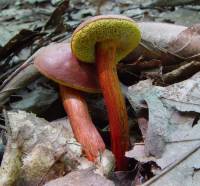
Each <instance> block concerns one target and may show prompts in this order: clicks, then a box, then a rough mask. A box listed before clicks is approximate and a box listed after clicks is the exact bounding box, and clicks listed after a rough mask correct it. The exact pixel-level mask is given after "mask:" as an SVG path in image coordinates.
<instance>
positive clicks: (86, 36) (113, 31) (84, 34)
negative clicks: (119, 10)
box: [71, 15, 141, 63]
mask: <svg viewBox="0 0 200 186" xmlns="http://www.w3.org/2000/svg"><path fill="white" fill-rule="evenodd" d="M140 38H141V34H140V30H139V28H138V26H137V24H136V23H135V22H134V21H133V20H132V19H130V18H128V17H125V16H121V15H103V16H96V17H93V18H90V19H88V20H87V21H85V22H83V23H82V24H80V25H79V26H78V27H77V28H76V30H75V31H74V33H73V35H72V41H71V48H72V52H73V54H74V55H75V56H76V57H77V58H78V59H79V60H81V61H83V62H88V63H92V62H94V61H95V45H96V43H97V42H104V41H105V42H106V40H112V41H114V42H116V46H117V48H116V61H117V62H118V61H120V60H121V59H123V58H124V57H125V56H126V55H127V54H129V53H130V52H131V51H132V50H133V49H134V48H136V47H137V45H138V44H139V42H140Z"/></svg>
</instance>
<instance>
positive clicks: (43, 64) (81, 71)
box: [34, 43, 105, 161]
mask: <svg viewBox="0 0 200 186" xmlns="http://www.w3.org/2000/svg"><path fill="white" fill-rule="evenodd" d="M34 65H35V66H36V67H37V69H38V70H39V71H40V72H41V73H42V74H43V75H45V76H46V77H48V78H49V79H51V80H53V81H55V82H57V83H59V84H60V93H61V97H62V102H63V105H64V108H65V111H66V112H67V114H68V117H69V120H70V124H71V127H72V130H73V133H74V136H75V138H76V139H77V141H78V142H79V143H80V144H81V145H82V146H83V150H84V151H85V154H86V156H87V158H88V159H89V160H91V161H95V159H96V158H97V157H98V156H99V155H100V154H101V153H102V152H103V151H104V150H105V144H104V142H103V140H102V138H101V136H100V134H99V133H98V131H97V129H96V128H95V126H94V124H93V122H92V120H91V117H90V115H89V112H88V107H87V104H86V101H85V100H84V98H83V96H82V95H81V94H82V93H81V91H85V92H92V93H96V92H99V91H100V90H99V85H98V81H97V77H96V75H95V68H94V67H92V66H90V65H88V64H83V63H79V61H77V59H76V58H75V57H74V56H73V54H72V52H71V47H70V45H69V44H67V43H59V44H52V45H49V46H47V47H44V48H43V49H42V50H41V52H40V53H39V54H38V56H37V57H36V58H35V60H34ZM80 90H81V91H80Z"/></svg>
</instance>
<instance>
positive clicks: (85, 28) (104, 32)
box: [71, 15, 141, 170]
mask: <svg viewBox="0 0 200 186" xmlns="http://www.w3.org/2000/svg"><path fill="white" fill-rule="evenodd" d="M140 37H141V36H140V31H139V29H138V26H137V25H136V23H135V22H134V21H133V20H132V19H130V18H127V17H125V16H119V15H107V16H96V17H93V18H90V19H88V20H87V21H85V22H83V23H82V24H80V25H79V26H78V27H77V28H76V30H75V31H74V33H73V35H72V40H71V48H72V53H73V54H74V55H75V56H76V57H77V59H78V60H80V61H82V62H88V63H93V62H96V69H97V74H98V80H99V83H100V87H101V90H102V92H103V96H104V99H105V104H106V106H107V111H108V118H109V127H110V132H111V143H112V152H113V154H114V155H115V158H116V169H118V170H124V169H126V168H127V160H126V158H125V151H127V150H128V149H129V145H130V144H129V129H128V116H127V111H126V106H125V100H124V97H123V96H122V93H121V89H120V85H119V80H118V76H117V69H116V64H117V62H119V61H120V60H121V59H122V58H124V57H125V56H126V55H127V54H129V53H130V52H131V51H132V50H133V49H134V48H136V47H137V46H138V44H139V42H140Z"/></svg>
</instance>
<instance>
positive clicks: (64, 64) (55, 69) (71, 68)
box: [34, 43, 100, 93]
mask: <svg viewBox="0 0 200 186" xmlns="http://www.w3.org/2000/svg"><path fill="white" fill-rule="evenodd" d="M34 64H35V66H36V67H37V69H38V70H39V71H40V72H41V73H42V74H43V75H45V76H46V77H48V78H49V79H51V80H53V81H55V82H57V83H60V84H62V85H65V86H68V87H72V88H74V89H78V90H82V91H85V92H91V93H95V92H100V88H99V84H98V80H97V76H96V70H95V67H94V66H93V65H91V64H85V63H79V61H78V60H77V59H76V58H75V57H74V55H73V54H72V52H71V47H70V44H68V43H58V44H51V45H49V46H47V47H44V48H43V49H42V50H41V52H40V53H39V55H38V56H37V57H36V58H35V60H34Z"/></svg>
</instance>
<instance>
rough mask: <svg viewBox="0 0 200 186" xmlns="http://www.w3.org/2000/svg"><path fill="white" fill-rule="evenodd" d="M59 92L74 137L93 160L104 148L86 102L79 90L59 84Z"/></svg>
mask: <svg viewBox="0 0 200 186" xmlns="http://www.w3.org/2000/svg"><path fill="white" fill-rule="evenodd" d="M60 93H61V97H62V102H63V106H64V109H65V111H66V112H67V115H68V117H69V120H70V124H71V127H72V130H73V132H74V136H75V138H76V139H77V141H78V142H79V143H80V144H81V145H82V147H83V150H84V151H85V154H86V156H87V158H88V159H89V160H91V161H95V159H96V158H97V157H98V156H99V155H100V154H101V153H102V152H103V151H104V150H105V144H104V142H103V139H102V138H101V136H100V134H99V132H98V131H97V129H96V128H95V126H94V124H93V122H92V120H91V117H90V115H89V112H88V107H87V103H86V102H85V100H84V98H83V97H82V96H81V93H80V91H77V90H74V89H72V88H67V87H64V86H62V85H60Z"/></svg>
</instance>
